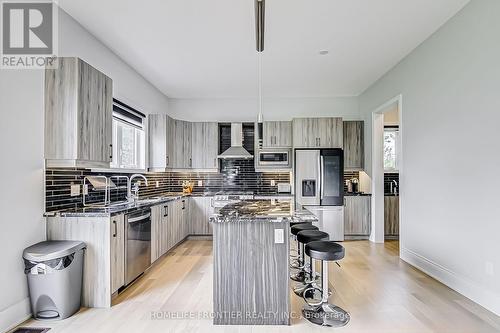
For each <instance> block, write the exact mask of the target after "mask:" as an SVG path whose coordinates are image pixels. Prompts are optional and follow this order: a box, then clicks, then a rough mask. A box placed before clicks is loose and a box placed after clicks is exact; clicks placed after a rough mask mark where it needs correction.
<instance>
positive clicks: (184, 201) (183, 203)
mask: <svg viewBox="0 0 500 333" xmlns="http://www.w3.org/2000/svg"><path fill="white" fill-rule="evenodd" d="M184 209H186V200H182V210H184Z"/></svg>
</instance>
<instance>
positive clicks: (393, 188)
mask: <svg viewBox="0 0 500 333" xmlns="http://www.w3.org/2000/svg"><path fill="white" fill-rule="evenodd" d="M397 188H398V182H397V181H396V180H394V179H393V180H392V181H391V193H392V194H398V191H397Z"/></svg>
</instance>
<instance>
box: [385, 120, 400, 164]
mask: <svg viewBox="0 0 500 333" xmlns="http://www.w3.org/2000/svg"><path fill="white" fill-rule="evenodd" d="M399 145H400V143H399V128H398V127H397V126H396V127H385V128H384V170H385V171H398V168H399V165H398V156H399Z"/></svg>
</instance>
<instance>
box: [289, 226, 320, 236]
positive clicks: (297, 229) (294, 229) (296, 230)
mask: <svg viewBox="0 0 500 333" xmlns="http://www.w3.org/2000/svg"><path fill="white" fill-rule="evenodd" d="M304 230H319V229H318V227H315V226H313V225H312V223H301V224H297V225H294V226H293V227H292V228H291V232H292V235H297V234H298V233H299V232H301V231H304Z"/></svg>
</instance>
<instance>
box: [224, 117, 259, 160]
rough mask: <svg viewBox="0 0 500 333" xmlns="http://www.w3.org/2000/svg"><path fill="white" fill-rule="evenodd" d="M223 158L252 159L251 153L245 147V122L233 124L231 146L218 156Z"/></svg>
mask: <svg viewBox="0 0 500 333" xmlns="http://www.w3.org/2000/svg"><path fill="white" fill-rule="evenodd" d="M217 157H218V158H222V159H240V158H243V159H251V158H253V155H251V154H250V153H249V152H248V151H247V150H246V149H245V148H243V124H242V123H232V124H231V147H229V148H228V149H227V150H226V151H224V152H223V153H222V154H220V155H219V156H217Z"/></svg>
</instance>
